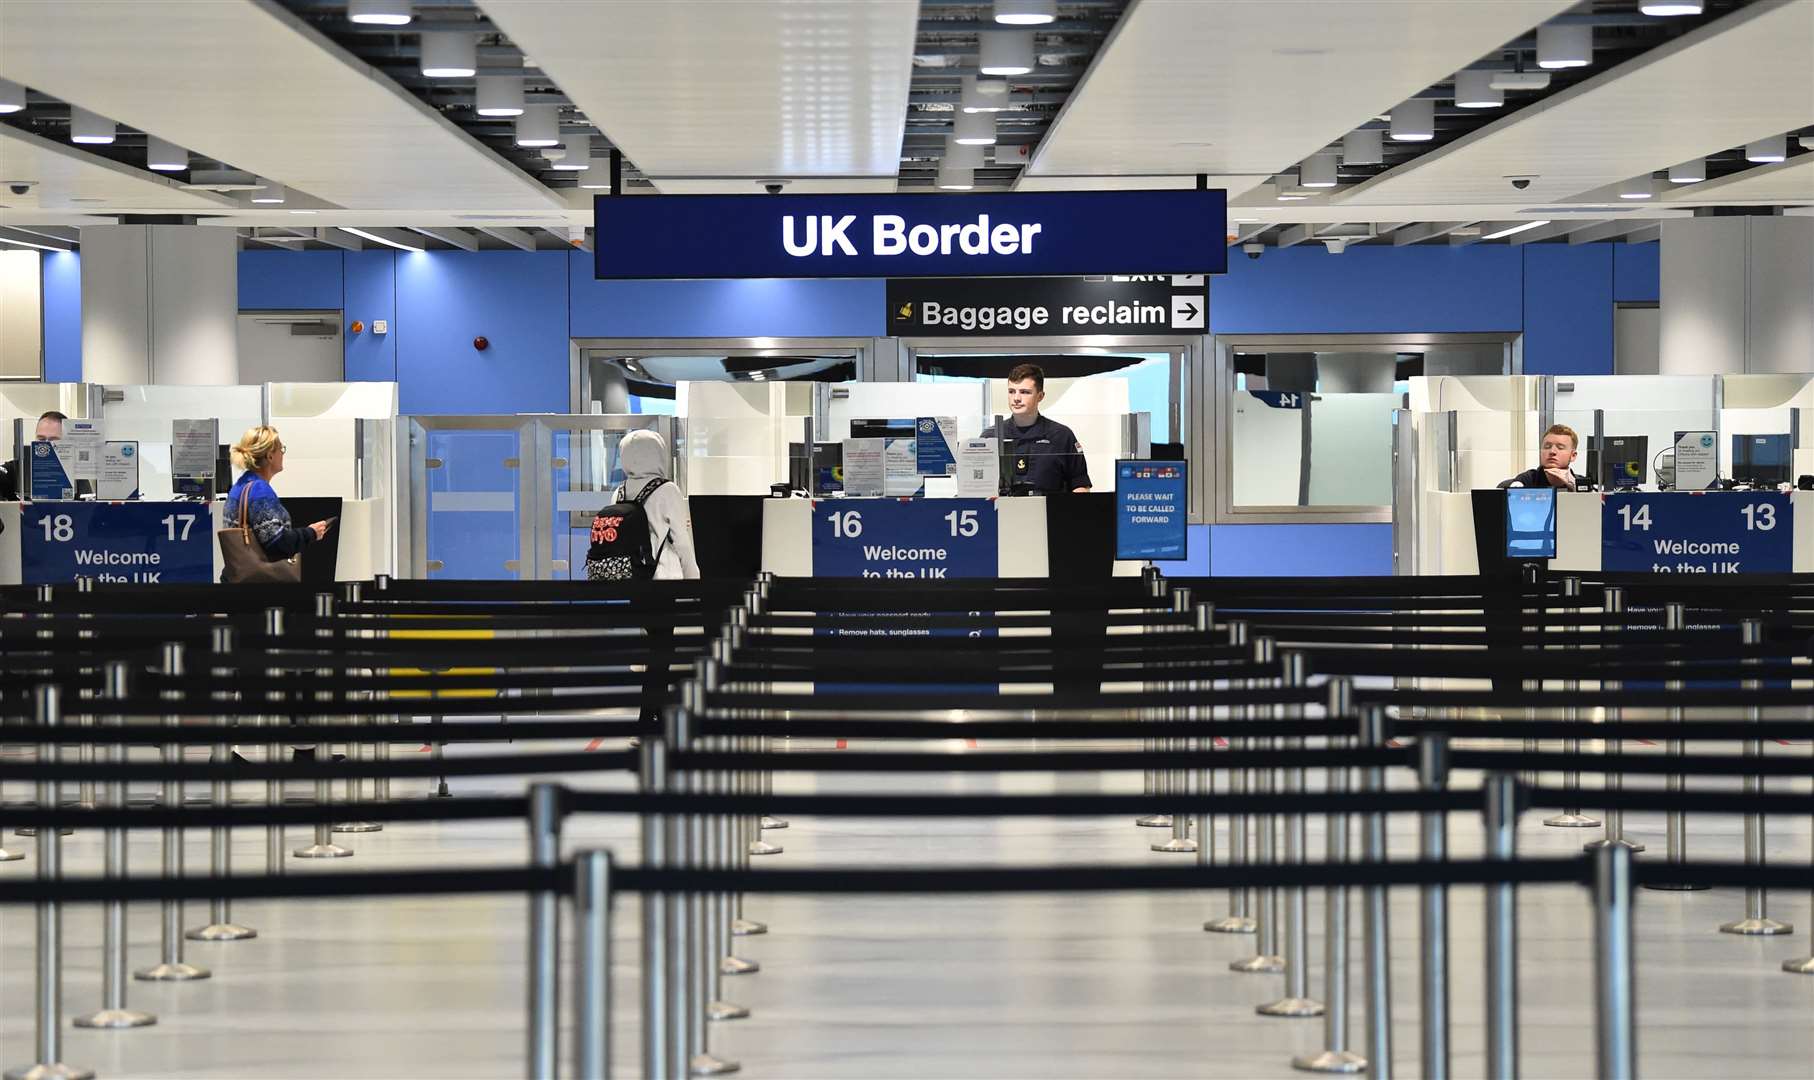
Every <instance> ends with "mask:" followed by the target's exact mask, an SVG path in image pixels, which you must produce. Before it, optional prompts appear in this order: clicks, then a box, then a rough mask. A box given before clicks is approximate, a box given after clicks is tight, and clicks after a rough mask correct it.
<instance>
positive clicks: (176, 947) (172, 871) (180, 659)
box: [132, 641, 213, 982]
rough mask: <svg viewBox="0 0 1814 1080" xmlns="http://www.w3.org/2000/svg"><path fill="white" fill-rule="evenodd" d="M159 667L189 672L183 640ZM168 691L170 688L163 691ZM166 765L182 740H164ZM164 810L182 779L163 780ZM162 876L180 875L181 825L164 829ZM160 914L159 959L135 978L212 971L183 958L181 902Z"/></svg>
mask: <svg viewBox="0 0 1814 1080" xmlns="http://www.w3.org/2000/svg"><path fill="white" fill-rule="evenodd" d="M162 660H163V662H162V665H161V671H162V674H163V675H164V676H165V677H166V678H167V679H169V680H171V681H172V682H175V681H177V680H180V679H182V678H183V677H184V676H185V675H187V674H188V672H187V670H186V668H185V658H184V650H183V643H182V642H180V641H166V642H165V643H164V648H163V657H162ZM165 693H171V691H165ZM181 724H182V717H180V716H176V715H170V716H166V717H164V725H165V726H166V727H171V728H175V727H179V726H181ZM161 756H162V760H163V763H164V764H165V765H166V766H170V765H178V764H181V763H182V760H183V744H182V743H165V744H164V745H163V750H162V752H161ZM160 802H161V803H162V805H163V808H164V809H166V810H180V809H181V808H182V805H183V783H182V781H180V780H166V781H164V790H163V796H162V798H161V800H160ZM163 844H164V876H165V877H167V878H179V877H182V876H183V830H182V829H181V828H180V827H176V828H166V829H164V830H163ZM160 910H161V912H162V915H163V927H164V930H163V949H162V960H161V961H160V962H159V963H156V964H153V965H152V966H151V967H148V968H143V969H141V970H139V971H135V972H133V973H132V977H133V978H135V979H141V980H143V981H145V982H189V981H191V980H195V979H206V978H208V977H209V976H210V975H212V974H213V973H212V972H210V971H209V970H208V969H207V968H205V967H200V966H198V965H196V964H191V963H188V962H186V961H185V960H184V959H183V902H182V901H181V900H175V899H172V900H165V901H163V902H162V903H161V904H160Z"/></svg>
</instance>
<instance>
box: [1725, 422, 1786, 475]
mask: <svg viewBox="0 0 1814 1080" xmlns="http://www.w3.org/2000/svg"><path fill="white" fill-rule="evenodd" d="M1793 455H1794V447H1792V446H1791V445H1790V443H1789V436H1788V435H1786V434H1784V435H1734V436H1732V479H1734V480H1737V481H1738V482H1740V483H1742V484H1750V485H1752V486H1753V487H1775V486H1776V485H1778V484H1787V483H1791V482H1793V481H1794V479H1795V477H1794V476H1793V475H1791V474H1792V471H1793V470H1792V467H1791V464H1790V459H1791V458H1792V457H1793Z"/></svg>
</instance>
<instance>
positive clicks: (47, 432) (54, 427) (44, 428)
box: [0, 409, 89, 502]
mask: <svg viewBox="0 0 1814 1080" xmlns="http://www.w3.org/2000/svg"><path fill="white" fill-rule="evenodd" d="M68 419H69V417H67V416H64V415H63V414H62V413H60V412H58V411H57V410H55V409H52V410H51V411H49V412H47V413H44V414H42V415H41V416H39V417H38V427H37V430H36V431H34V432H33V433H32V439H33V440H34V441H38V442H56V441H58V440H59V439H61V438H63V421H65V420H68ZM27 449H29V448H26V447H21V448H20V452H21V453H23V452H25V451H26V450H27ZM15 464H16V463H15V462H10V461H9V462H0V502H18V501H19V499H20V497H21V495H22V494H24V495H29V494H31V492H29V491H28V492H23V493H22V492H20V490H19V480H20V477H18V476H15V475H13V467H14V465H15ZM76 486H77V488H78V490H79V491H82V492H86V491H88V490H89V484H88V481H86V480H83V481H81V482H80V483H79V484H77V485H76Z"/></svg>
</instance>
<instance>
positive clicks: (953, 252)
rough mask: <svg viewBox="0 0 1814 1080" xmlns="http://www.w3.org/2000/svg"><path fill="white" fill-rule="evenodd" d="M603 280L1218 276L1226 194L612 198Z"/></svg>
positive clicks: (604, 200) (599, 242) (606, 211)
mask: <svg viewBox="0 0 1814 1080" xmlns="http://www.w3.org/2000/svg"><path fill="white" fill-rule="evenodd" d="M593 205H594V214H593V219H594V227H595V230H596V236H595V240H594V244H593V247H594V250H595V260H596V262H595V270H594V273H595V275H596V276H597V277H599V278H602V279H634V278H911V277H1006V276H1031V277H1048V276H1053V275H1084V274H1220V273H1224V272H1226V271H1227V269H1228V234H1227V227H1228V199H1227V193H1226V192H1222V191H1064V192H1058V191H1054V192H1029V193H1026V194H1000V195H645V196H635V197H626V196H610V195H601V196H599V197H598V198H597V199H596V200H595V201H594V204H593Z"/></svg>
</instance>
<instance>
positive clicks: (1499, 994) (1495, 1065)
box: [1482, 772, 1519, 1080]
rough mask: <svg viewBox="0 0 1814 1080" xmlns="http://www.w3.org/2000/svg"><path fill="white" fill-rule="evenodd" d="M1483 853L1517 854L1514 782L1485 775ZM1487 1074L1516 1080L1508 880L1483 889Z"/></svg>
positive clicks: (1513, 922)
mask: <svg viewBox="0 0 1814 1080" xmlns="http://www.w3.org/2000/svg"><path fill="white" fill-rule="evenodd" d="M1482 790H1483V791H1484V793H1485V797H1486V857H1487V858H1488V859H1494V860H1498V861H1502V862H1509V861H1511V860H1513V859H1515V858H1517V855H1518V810H1519V807H1518V799H1519V796H1518V780H1517V777H1515V776H1513V775H1511V774H1510V773H1497V772H1496V773H1488V774H1487V775H1486V777H1485V779H1484V781H1483V783H1482ZM1486 1054H1487V1060H1486V1074H1487V1077H1488V1080H1518V888H1517V886H1516V885H1513V884H1512V883H1511V882H1509V881H1502V882H1495V883H1494V884H1491V885H1488V886H1487V887H1486Z"/></svg>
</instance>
